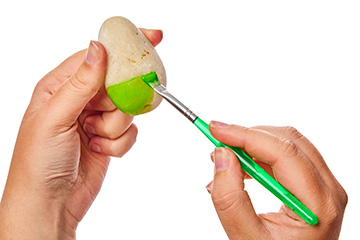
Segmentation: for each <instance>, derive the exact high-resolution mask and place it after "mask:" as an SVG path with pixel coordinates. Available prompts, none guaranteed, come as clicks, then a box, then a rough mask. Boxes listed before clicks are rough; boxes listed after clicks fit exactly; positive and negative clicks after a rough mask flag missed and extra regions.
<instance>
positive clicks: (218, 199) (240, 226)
mask: <svg viewBox="0 0 360 240" xmlns="http://www.w3.org/2000/svg"><path fill="white" fill-rule="evenodd" d="M214 162H215V176H214V181H213V186H212V191H211V197H212V200H213V203H214V206H215V209H216V212H217V214H218V216H219V218H220V221H221V223H222V225H223V227H224V229H225V231H226V233H227V235H228V237H229V238H230V239H255V238H256V237H257V236H261V235H263V234H265V231H266V229H265V227H264V225H263V222H262V221H261V220H260V218H259V216H258V215H257V214H256V213H255V210H254V208H253V206H252V203H251V201H250V198H249V195H248V193H247V192H246V191H245V190H244V172H243V171H242V170H241V166H240V163H239V161H238V159H237V157H236V156H235V154H234V153H233V152H231V151H230V150H229V149H226V148H216V149H215V151H214Z"/></svg>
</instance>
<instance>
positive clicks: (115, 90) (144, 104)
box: [106, 76, 154, 116]
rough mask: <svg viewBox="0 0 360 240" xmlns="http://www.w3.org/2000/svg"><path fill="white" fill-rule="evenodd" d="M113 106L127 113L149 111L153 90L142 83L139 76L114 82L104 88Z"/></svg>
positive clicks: (136, 113) (133, 113)
mask: <svg viewBox="0 0 360 240" xmlns="http://www.w3.org/2000/svg"><path fill="white" fill-rule="evenodd" d="M106 91H107V93H108V95H109V96H110V98H111V100H112V101H113V103H114V104H115V106H116V107H117V108H118V109H120V110H121V111H122V112H123V113H126V114H128V115H132V116H135V115H139V114H142V113H146V112H149V111H151V109H152V106H151V103H152V101H153V99H154V90H153V89H151V88H149V86H147V85H146V83H144V81H143V80H142V79H141V76H139V77H136V78H133V79H130V80H128V81H125V82H121V83H118V84H114V85H112V86H109V87H108V88H107V89H106Z"/></svg>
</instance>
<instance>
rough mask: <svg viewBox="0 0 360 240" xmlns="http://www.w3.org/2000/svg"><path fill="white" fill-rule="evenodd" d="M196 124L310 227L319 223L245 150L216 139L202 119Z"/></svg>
mask: <svg viewBox="0 0 360 240" xmlns="http://www.w3.org/2000/svg"><path fill="white" fill-rule="evenodd" d="M194 124H195V126H196V127H197V128H198V129H199V130H200V131H201V132H202V133H203V134H204V135H205V136H206V137H207V138H208V139H209V140H210V141H211V142H212V143H213V144H214V145H215V146H216V147H226V148H228V149H230V150H232V151H233V152H234V153H235V154H236V156H237V158H238V159H239V162H240V165H241V167H242V169H243V170H244V171H245V172H246V173H247V174H249V175H250V176H251V177H252V178H254V179H255V180H257V181H258V182H259V183H260V184H262V185H263V186H264V187H265V188H267V189H268V190H269V191H270V192H271V193H273V194H274V195H275V196H276V197H277V198H279V199H280V200H281V201H282V202H283V203H284V204H285V205H286V206H288V207H289V208H290V209H292V210H293V211H294V212H295V213H296V214H297V215H299V216H300V217H301V218H302V219H304V220H305V221H306V222H307V223H309V224H310V225H316V224H317V223H318V218H317V217H316V215H315V214H314V213H312V212H311V211H310V210H309V209H308V208H307V207H305V206H304V204H302V203H301V202H300V201H299V200H298V199H297V198H296V197H294V195H292V194H291V193H290V192H289V191H288V190H287V189H286V188H284V187H283V186H282V185H281V184H280V183H279V182H277V181H276V180H275V179H274V178H273V177H271V176H270V175H269V174H268V173H267V172H266V171H265V170H264V169H263V168H262V167H260V166H259V165H258V164H257V163H256V162H254V161H253V160H252V159H251V158H250V157H249V156H248V155H247V154H246V153H245V152H244V151H243V150H241V148H237V147H231V146H228V145H226V144H224V143H222V142H220V141H218V140H217V139H215V138H214V137H213V136H212V135H211V133H210V131H209V125H208V124H207V123H205V122H204V121H203V120H201V119H200V118H196V119H195V121H194Z"/></svg>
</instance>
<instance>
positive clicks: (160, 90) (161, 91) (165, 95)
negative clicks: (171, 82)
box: [154, 84, 197, 122]
mask: <svg viewBox="0 0 360 240" xmlns="http://www.w3.org/2000/svg"><path fill="white" fill-rule="evenodd" d="M154 90H155V92H157V93H158V94H159V95H161V96H162V97H163V98H164V99H165V100H166V101H168V102H169V103H170V104H171V105H173V106H174V107H175V108H176V109H177V110H179V112H181V113H182V114H183V115H184V116H185V117H186V118H187V119H189V120H190V121H191V122H194V121H195V119H196V118H197V116H196V115H195V113H193V112H192V111H191V110H190V109H189V108H187V107H186V106H185V105H184V104H182V103H181V102H180V101H179V100H177V99H176V98H175V97H174V96H173V95H171V93H169V92H168V90H167V89H166V88H165V87H164V85H162V84H160V85H158V86H156V87H154Z"/></svg>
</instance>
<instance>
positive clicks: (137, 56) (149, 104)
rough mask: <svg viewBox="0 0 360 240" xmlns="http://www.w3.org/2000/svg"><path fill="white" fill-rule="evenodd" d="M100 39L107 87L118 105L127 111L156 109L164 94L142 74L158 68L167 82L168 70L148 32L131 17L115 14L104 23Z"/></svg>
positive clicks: (160, 77)
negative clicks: (130, 18) (146, 34)
mask: <svg viewBox="0 0 360 240" xmlns="http://www.w3.org/2000/svg"><path fill="white" fill-rule="evenodd" d="M99 42H101V43H102V44H103V45H104V47H105V49H106V52H107V57H108V65H107V72H106V79H105V87H106V91H107V93H108V95H109V96H110V98H111V100H112V101H113V103H114V104H115V106H116V107H117V108H119V109H120V110H121V111H122V112H124V113H126V114H128V115H139V114H142V113H146V112H149V111H151V110H153V109H155V108H156V107H157V106H158V105H159V104H160V102H161V97H160V96H159V95H158V94H157V93H155V92H154V91H153V90H152V89H151V88H150V87H149V86H147V85H146V84H145V83H144V82H143V81H142V79H141V76H142V75H144V74H148V73H150V72H156V74H157V76H158V79H159V81H160V82H161V83H162V84H163V85H166V74H165V69H164V66H163V64H162V62H161V59H160V57H159V55H158V54H157V52H156V51H155V49H154V47H153V46H152V44H151V43H150V41H149V40H148V39H147V38H146V37H145V35H144V34H143V33H142V32H141V31H140V30H139V29H138V28H137V27H136V26H135V25H134V24H133V23H131V22H130V21H129V20H128V19H126V18H123V17H112V18H109V19H108V20H106V21H105V22H104V23H103V25H102V26H101V29H100V32H99Z"/></svg>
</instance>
